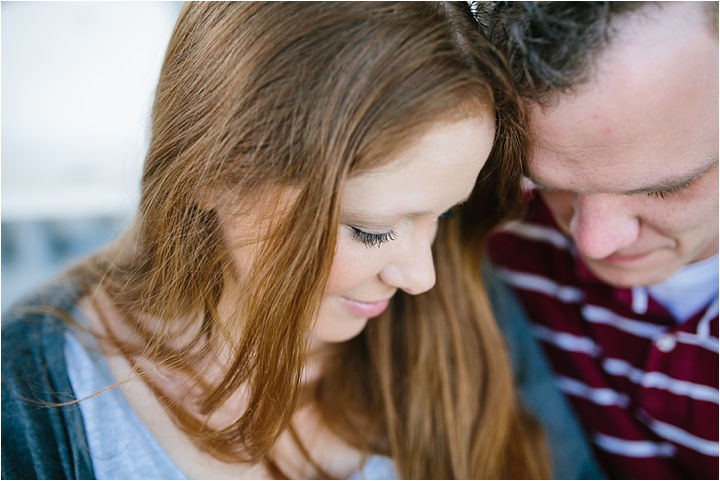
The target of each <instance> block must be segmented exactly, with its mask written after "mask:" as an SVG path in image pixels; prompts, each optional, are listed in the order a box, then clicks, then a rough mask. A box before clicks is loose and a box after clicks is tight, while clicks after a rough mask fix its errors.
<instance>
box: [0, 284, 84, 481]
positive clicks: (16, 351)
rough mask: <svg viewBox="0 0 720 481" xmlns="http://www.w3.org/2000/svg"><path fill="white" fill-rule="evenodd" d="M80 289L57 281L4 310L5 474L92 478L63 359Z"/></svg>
mask: <svg viewBox="0 0 720 481" xmlns="http://www.w3.org/2000/svg"><path fill="white" fill-rule="evenodd" d="M78 292H79V289H77V287H76V286H74V285H73V284H72V283H68V281H60V282H53V283H51V284H48V285H46V286H43V287H42V288H40V289H38V290H37V291H35V292H33V293H31V294H29V295H28V296H26V297H25V298H24V299H22V300H20V301H19V302H18V303H16V304H14V305H13V306H12V307H11V308H10V309H8V310H7V311H6V312H5V313H4V314H3V319H2V324H3V325H2V439H3V449H2V477H3V479H5V478H27V479H43V478H45V479H51V478H55V479H73V478H75V479H81V478H92V477H93V476H92V466H91V462H90V460H89V457H88V456H86V455H84V454H83V452H84V451H83V444H82V442H81V440H82V439H84V428H83V422H82V417H81V414H80V411H79V408H78V406H77V404H75V403H74V401H75V400H76V398H75V395H74V393H73V390H72V386H71V384H70V381H69V378H68V374H67V367H66V364H65V356H64V346H65V332H66V330H67V323H66V322H65V319H63V318H64V316H65V315H66V314H67V313H69V311H70V310H71V309H72V307H73V306H74V304H75V302H76V301H77V299H78V297H79V296H78ZM67 315H69V314H67ZM68 403H69V404H68Z"/></svg>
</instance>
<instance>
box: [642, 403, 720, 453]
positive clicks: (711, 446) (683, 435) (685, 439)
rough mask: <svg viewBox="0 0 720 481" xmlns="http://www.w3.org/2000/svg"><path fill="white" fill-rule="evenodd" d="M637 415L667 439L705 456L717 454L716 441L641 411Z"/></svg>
mask: <svg viewBox="0 0 720 481" xmlns="http://www.w3.org/2000/svg"><path fill="white" fill-rule="evenodd" d="M638 414H639V415H638V417H639V418H640V419H641V420H642V421H643V422H644V423H645V424H646V425H647V426H648V427H649V428H650V429H652V430H653V431H654V432H655V434H657V435H659V436H662V437H663V438H665V439H667V440H668V441H671V442H674V443H677V444H679V445H681V446H685V447H686V448H690V449H692V450H695V451H697V452H699V453H702V454H705V455H706V456H715V457H717V456H718V443H717V441H710V440H708V439H703V438H701V437H699V436H695V435H693V434H690V433H689V432H687V431H685V430H684V429H680V428H679V427H677V426H673V425H672V424H668V423H664V422H662V421H658V420H657V419H653V418H651V417H650V416H649V415H648V414H647V413H646V412H644V411H641V412H640V413H638Z"/></svg>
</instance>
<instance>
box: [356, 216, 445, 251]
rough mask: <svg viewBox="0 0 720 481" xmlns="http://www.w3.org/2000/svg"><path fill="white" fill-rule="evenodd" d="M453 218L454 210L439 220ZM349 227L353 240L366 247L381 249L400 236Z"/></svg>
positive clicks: (391, 232)
mask: <svg viewBox="0 0 720 481" xmlns="http://www.w3.org/2000/svg"><path fill="white" fill-rule="evenodd" d="M453 218H455V212H453V209H448V210H446V211H445V212H443V213H442V214H440V216H438V220H440V219H442V220H446V219H453ZM348 227H349V228H350V232H352V236H353V239H355V240H357V241H359V242H361V243H362V244H363V245H364V246H365V247H380V246H381V245H383V244H385V243H386V242H390V241H394V240H395V239H397V238H398V235H397V233H396V232H395V231H394V230H390V231H388V232H382V233H380V234H374V233H372V232H366V231H364V230H362V229H360V228H358V227H354V226H351V225H348Z"/></svg>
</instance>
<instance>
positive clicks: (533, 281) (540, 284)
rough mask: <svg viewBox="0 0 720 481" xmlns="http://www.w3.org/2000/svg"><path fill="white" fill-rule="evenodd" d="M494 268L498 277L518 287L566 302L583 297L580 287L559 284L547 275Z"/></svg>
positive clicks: (576, 301)
mask: <svg viewBox="0 0 720 481" xmlns="http://www.w3.org/2000/svg"><path fill="white" fill-rule="evenodd" d="M496 270H497V272H498V275H499V276H500V278H502V279H503V280H504V281H505V282H507V283H508V284H510V285H511V286H513V287H516V288H518V289H524V290H526V291H532V292H539V293H541V294H545V295H548V296H550V297H554V298H556V299H559V300H561V301H562V302H567V303H580V302H581V301H582V299H583V295H582V291H581V290H580V289H577V288H575V287H569V286H561V285H560V284H558V283H557V282H554V281H551V280H550V279H548V278H547V277H542V276H537V275H534V274H527V273H524V272H517V271H512V270H509V269H502V268H497V269H496Z"/></svg>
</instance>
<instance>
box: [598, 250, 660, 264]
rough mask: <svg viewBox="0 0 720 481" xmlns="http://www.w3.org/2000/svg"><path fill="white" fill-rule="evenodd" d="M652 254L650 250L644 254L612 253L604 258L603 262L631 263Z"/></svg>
mask: <svg viewBox="0 0 720 481" xmlns="http://www.w3.org/2000/svg"><path fill="white" fill-rule="evenodd" d="M648 255H650V253H649V252H644V253H642V254H612V255H609V256H607V257H605V258H603V259H601V261H602V262H608V263H610V264H629V263H631V262H635V261H639V260H641V259H644V258H646V257H647V256H648Z"/></svg>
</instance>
